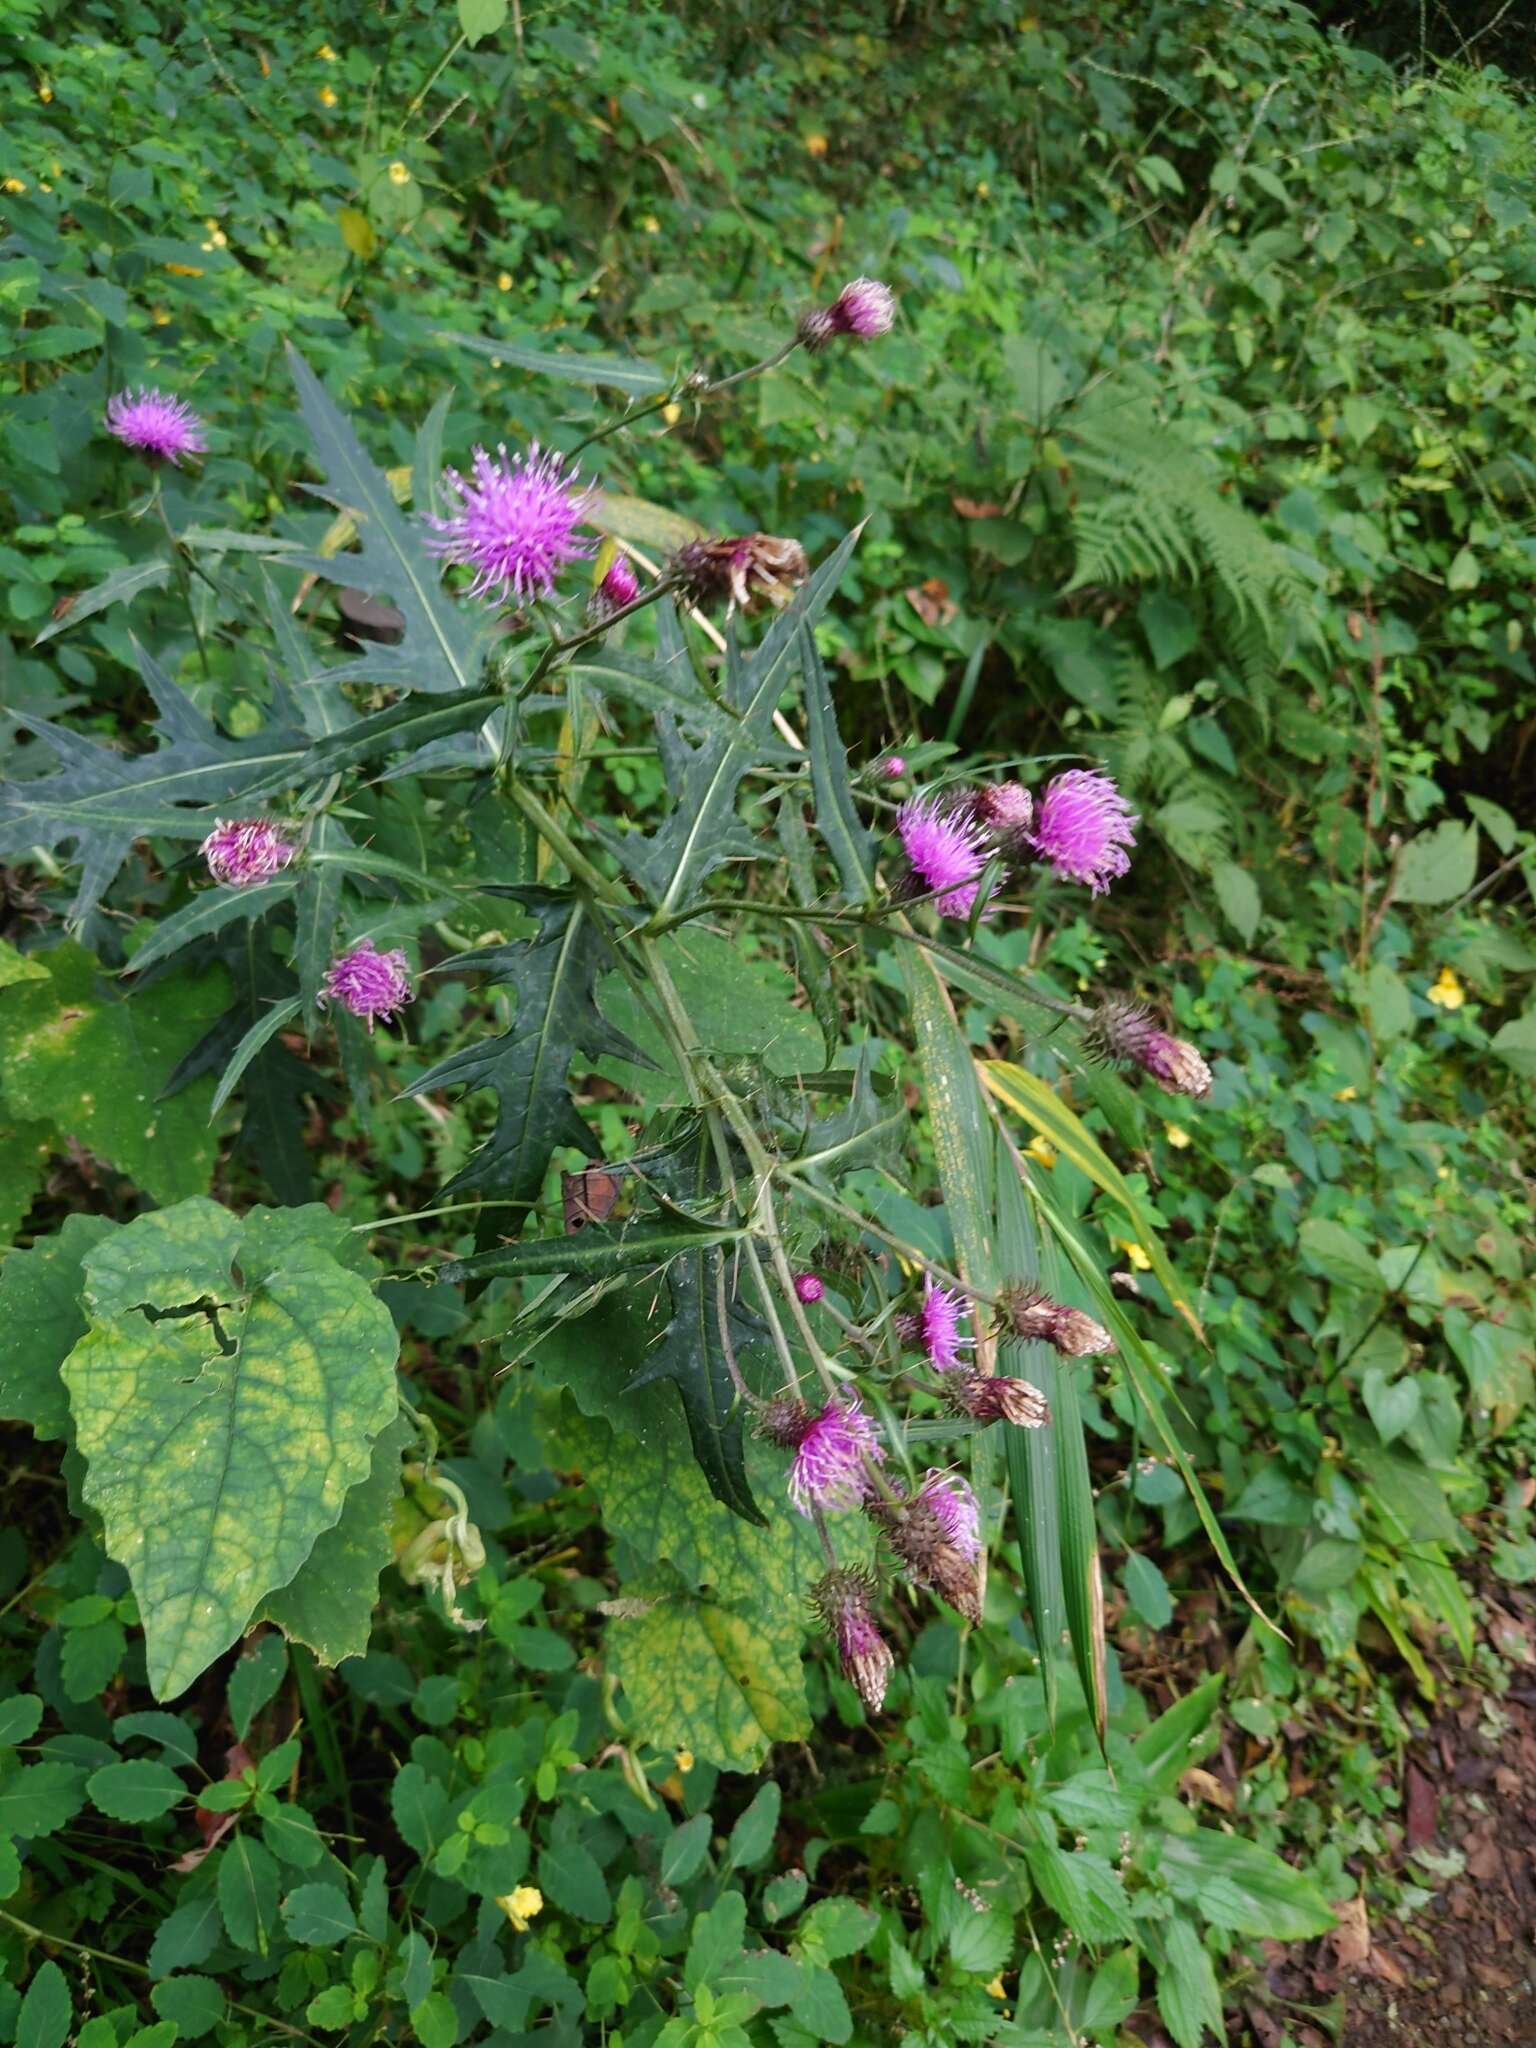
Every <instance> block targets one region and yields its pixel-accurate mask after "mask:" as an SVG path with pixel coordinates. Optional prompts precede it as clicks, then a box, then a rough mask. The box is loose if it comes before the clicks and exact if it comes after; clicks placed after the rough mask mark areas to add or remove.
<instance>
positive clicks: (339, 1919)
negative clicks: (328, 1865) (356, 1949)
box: [283, 1884, 357, 1948]
mask: <svg viewBox="0 0 1536 2048" xmlns="http://www.w3.org/2000/svg"><path fill="white" fill-rule="evenodd" d="M283 1919H284V1920H285V1921H286V1922H287V1926H288V1932H289V1933H290V1934H291V1935H292V1936H293V1938H294V1940H295V1941H302V1942H303V1943H304V1944H305V1946H306V1947H308V1948H335V1946H336V1945H337V1943H338V1942H342V1941H348V1940H350V1939H351V1937H352V1936H353V1935H354V1934H356V1933H357V1915H356V1914H355V1913H354V1912H353V1910H352V1903H351V1901H350V1900H349V1899H348V1897H347V1895H346V1893H345V1892H344V1891H343V1890H342V1889H341V1887H340V1886H339V1885H334V1884H301V1885H299V1886H297V1887H296V1889H295V1890H293V1891H291V1892H290V1893H289V1894H288V1896H287V1898H286V1899H284V1901H283Z"/></svg>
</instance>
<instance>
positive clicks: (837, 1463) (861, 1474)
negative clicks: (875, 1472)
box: [789, 1400, 885, 1515]
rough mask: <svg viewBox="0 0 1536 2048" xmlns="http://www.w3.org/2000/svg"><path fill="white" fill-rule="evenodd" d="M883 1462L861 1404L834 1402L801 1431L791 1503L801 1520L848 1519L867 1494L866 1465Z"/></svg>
mask: <svg viewBox="0 0 1536 2048" xmlns="http://www.w3.org/2000/svg"><path fill="white" fill-rule="evenodd" d="M884 1457H885V1452H884V1450H883V1448H882V1447H881V1444H880V1439H879V1438H878V1437H877V1436H876V1435H875V1426H874V1424H873V1423H872V1422H871V1421H870V1419H869V1417H868V1416H867V1415H866V1414H865V1413H864V1411H863V1409H862V1408H861V1407H860V1406H859V1404H858V1402H857V1401H853V1400H832V1401H829V1402H828V1403H827V1405H826V1406H825V1408H823V1409H822V1411H821V1413H820V1414H819V1415H813V1416H808V1417H807V1418H806V1420H805V1421H804V1422H803V1423H802V1424H801V1426H800V1432H799V1439H798V1441H797V1443H796V1445H795V1458H794V1463H793V1464H792V1465H791V1467H790V1471H789V1497H790V1499H791V1501H793V1503H794V1505H795V1506H796V1507H797V1508H798V1509H799V1510H800V1512H801V1514H802V1515H808V1514H810V1512H811V1510H812V1509H813V1508H820V1509H821V1510H822V1512H823V1513H824V1514H833V1515H836V1514H847V1513H849V1512H850V1511H851V1510H852V1509H854V1508H857V1507H860V1506H862V1504H863V1502H864V1500H865V1499H866V1497H867V1496H868V1493H869V1477H868V1474H867V1473H866V1472H865V1469H864V1467H865V1463H866V1461H867V1460H869V1459H874V1460H876V1461H877V1462H878V1461H880V1460H882V1459H883V1458H884Z"/></svg>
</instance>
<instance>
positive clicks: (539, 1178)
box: [406, 886, 650, 1204]
mask: <svg viewBox="0 0 1536 2048" xmlns="http://www.w3.org/2000/svg"><path fill="white" fill-rule="evenodd" d="M494 893H495V894H497V895H504V896H511V897H513V898H515V899H516V901H518V902H519V903H521V904H522V905H523V907H524V909H526V910H527V911H528V912H529V913H530V914H531V915H532V917H533V918H534V921H535V923H536V924H537V926H538V930H537V932H536V934H535V936H534V937H533V938H531V939H525V940H520V941H515V942H514V943H512V944H511V945H506V946H483V947H479V948H477V949H476V950H475V951H474V952H470V953H460V954H459V955H458V957H457V958H456V959H455V960H454V961H452V962H451V963H449V967H448V969H447V970H445V971H451V972H458V971H460V970H481V971H483V972H485V973H486V974H488V975H489V977H490V980H491V982H492V984H493V985H499V986H502V987H505V988H509V989H511V990H513V991H514V993H515V995H516V997H517V1014H516V1016H515V1017H514V1019H513V1021H512V1027H511V1029H510V1030H508V1031H504V1032H503V1033H502V1034H501V1036H500V1037H499V1038H492V1039H487V1040H484V1041H482V1042H481V1043H480V1044H478V1045H469V1046H465V1047H464V1048H463V1050H462V1051H460V1052H456V1053H452V1054H450V1055H449V1057H448V1058H447V1059H445V1060H440V1061H439V1062H438V1064H437V1065H436V1066H435V1067H433V1068H431V1069H430V1070H429V1071H428V1072H427V1073H425V1074H423V1075H422V1076H421V1078H420V1079H419V1080H418V1081H415V1082H413V1083H412V1085H411V1087H410V1088H409V1089H407V1091H406V1093H407V1094H410V1095H425V1094H429V1093H430V1092H431V1091H432V1090H433V1089H434V1088H470V1089H474V1088H494V1089H495V1091H496V1096H497V1103H498V1108H497V1114H496V1128H495V1130H494V1131H493V1132H492V1133H491V1136H490V1138H489V1139H488V1140H487V1141H486V1143H485V1144H484V1145H482V1146H481V1148H480V1150H479V1151H478V1152H477V1153H476V1154H475V1155H474V1157H473V1158H472V1159H471V1160H470V1161H469V1163H468V1164H467V1165H466V1166H464V1167H462V1168H461V1169H460V1171H459V1172H458V1173H456V1174H455V1175H454V1176H453V1179H452V1180H450V1181H449V1182H448V1184H447V1186H446V1187H445V1188H444V1189H443V1193H444V1194H445V1195H451V1194H454V1193H456V1192H458V1191H459V1190H460V1189H462V1188H478V1189H479V1190H480V1192H481V1193H482V1194H487V1195H492V1194H494V1195H504V1196H506V1197H507V1199H508V1200H510V1201H513V1202H527V1203H530V1204H531V1203H532V1202H534V1201H536V1200H537V1198H538V1194H539V1190H540V1188H541V1187H542V1186H543V1184H544V1175H545V1173H546V1171H547V1170H548V1167H549V1161H550V1155H551V1153H552V1152H553V1151H554V1149H555V1147H556V1146H557V1145H574V1146H575V1147H576V1148H577V1149H578V1150H579V1151H582V1152H585V1153H586V1154H587V1155H588V1157H591V1156H592V1155H593V1153H594V1151H595V1149H596V1148H595V1146H594V1143H593V1139H592V1134H591V1132H590V1131H589V1130H588V1129H587V1126H586V1124H585V1123H584V1122H583V1121H582V1119H581V1117H580V1115H579V1114H578V1113H577V1111H576V1108H575V1105H574V1104H573V1103H572V1101H571V1098H570V1092H569V1089H568V1087H567V1083H566V1076H567V1074H568V1072H569V1070H570V1064H571V1061H572V1059H573V1058H574V1057H575V1056H576V1054H577V1053H578V1052H580V1053H584V1054H585V1055H586V1056H587V1058H588V1059H596V1058H597V1057H598V1056H599V1055H600V1054H602V1053H612V1054H614V1055H616V1056H617V1057H618V1058H620V1059H627V1060H637V1061H638V1062H639V1063H640V1064H641V1065H649V1064H650V1062H649V1061H648V1060H647V1059H646V1056H645V1054H644V1053H642V1052H641V1051H640V1050H639V1048H638V1047H637V1046H635V1045H633V1044H631V1042H630V1040H629V1039H627V1038H626V1037H625V1036H624V1034H623V1033H622V1032H621V1031H616V1030H615V1029H614V1027H613V1026H612V1025H611V1024H609V1023H608V1022H607V1021H606V1019H605V1018H604V1017H603V1015H602V1013H601V1012H600V1011H599V1009H598V1007H597V1004H596V1001H595V1000H594V989H595V987H596V984H597V980H598V977H599V976H600V975H602V974H604V973H606V972H607V971H608V969H609V968H610V967H611V966H612V965H613V961H612V956H611V955H610V953H609V951H608V947H607V943H606V941H605V940H604V938H603V936H602V934H601V933H600V932H599V931H598V929H597V926H596V925H595V924H594V923H593V922H592V918H591V914H590V912H589V911H588V910H587V908H586V906H585V905H584V904H582V903H581V902H580V901H578V900H577V899H576V898H575V897H573V896H566V895H562V894H560V893H559V892H557V891H555V890H552V889H540V888H532V887H526V888H525V887H521V886H517V887H511V888H506V889H498V890H496V891H495V892H494Z"/></svg>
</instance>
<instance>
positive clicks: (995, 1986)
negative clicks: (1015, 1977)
mask: <svg viewBox="0 0 1536 2048" xmlns="http://www.w3.org/2000/svg"><path fill="white" fill-rule="evenodd" d="M987 1996H988V1998H1006V1997H1007V1996H1008V1994H1007V1992H1006V1991H1005V1990H1004V1989H1003V1973H1002V1971H1001V1970H999V1971H998V1973H997V1975H996V1976H995V1977H994V1978H993V1979H992V1982H991V1983H990V1984H989V1985H988V1986H987Z"/></svg>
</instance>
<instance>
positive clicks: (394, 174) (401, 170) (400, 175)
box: [389, 157, 411, 185]
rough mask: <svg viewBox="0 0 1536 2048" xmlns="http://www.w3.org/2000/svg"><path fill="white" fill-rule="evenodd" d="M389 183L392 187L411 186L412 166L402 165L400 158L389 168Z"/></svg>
mask: <svg viewBox="0 0 1536 2048" xmlns="http://www.w3.org/2000/svg"><path fill="white" fill-rule="evenodd" d="M389 182H390V183H391V185H409V183H410V182H411V171H410V166H409V164H403V163H401V161H400V159H399V157H396V158H395V160H394V162H393V163H392V164H391V165H390V167H389Z"/></svg>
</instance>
